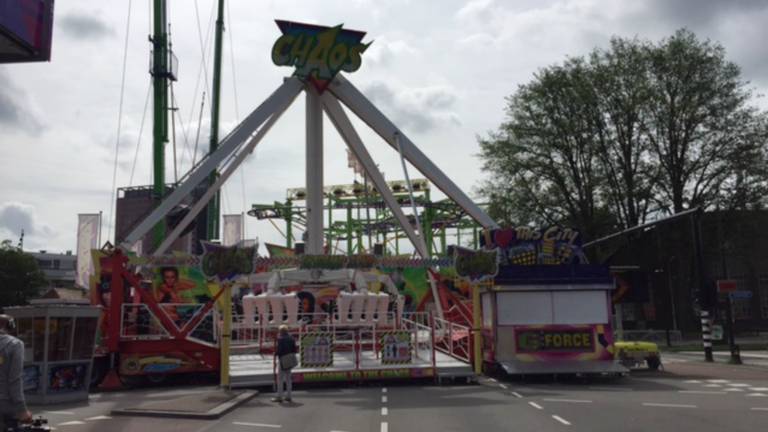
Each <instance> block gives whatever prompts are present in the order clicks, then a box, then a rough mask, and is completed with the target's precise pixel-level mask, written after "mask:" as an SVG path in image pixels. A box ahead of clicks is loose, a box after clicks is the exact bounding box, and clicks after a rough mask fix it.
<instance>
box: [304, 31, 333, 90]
mask: <svg viewBox="0 0 768 432" xmlns="http://www.w3.org/2000/svg"><path fill="white" fill-rule="evenodd" d="M340 29H341V26H337V27H334V28H332V29H329V30H326V31H324V32H322V33H320V34H318V35H317V45H315V47H314V49H312V52H311V53H310V54H309V59H308V60H307V63H306V64H305V65H304V67H303V68H302V70H301V74H302V75H305V76H309V75H310V73H311V72H315V71H316V72H317V73H316V75H315V76H317V77H319V78H323V79H328V78H330V77H331V72H330V70H329V69H328V54H329V53H330V51H331V48H333V43H334V41H336V35H337V34H338V33H339V30H340Z"/></svg>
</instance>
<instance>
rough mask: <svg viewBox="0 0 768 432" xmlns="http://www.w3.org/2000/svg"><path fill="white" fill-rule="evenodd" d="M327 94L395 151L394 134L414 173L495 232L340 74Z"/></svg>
mask: <svg viewBox="0 0 768 432" xmlns="http://www.w3.org/2000/svg"><path fill="white" fill-rule="evenodd" d="M328 91H330V92H332V93H333V94H334V95H335V96H336V97H337V98H339V100H340V101H342V102H343V103H344V105H346V106H347V107H349V109H350V110H352V112H354V113H355V114H356V115H357V116H358V117H360V119H362V120H363V121H364V122H365V123H366V124H368V126H370V127H371V128H372V129H373V130H374V131H376V133H377V134H379V135H380V136H381V137H382V138H383V139H384V141H386V142H387V143H388V144H389V145H390V146H392V147H393V148H396V143H395V142H394V137H395V133H397V132H399V133H400V145H401V146H402V149H403V156H404V157H405V159H406V160H407V161H408V162H410V163H411V165H413V166H414V167H416V169H418V170H419V171H421V173H422V174H424V176H426V177H427V178H428V179H429V180H430V181H431V182H432V183H434V184H435V186H437V187H438V188H439V189H440V190H441V191H443V193H445V194H446V195H448V197H449V198H450V199H452V200H453V201H455V202H456V204H458V205H459V207H461V208H462V209H464V210H465V211H466V212H467V213H468V214H469V215H470V216H471V217H472V218H473V219H475V220H476V221H477V222H478V223H480V225H482V226H483V227H484V228H498V227H499V225H498V224H497V223H496V222H495V221H494V220H493V219H491V217H490V216H488V214H487V213H485V212H484V211H483V210H482V209H481V208H480V207H479V206H478V205H477V204H475V203H474V202H473V201H472V200H471V199H470V198H469V197H468V196H467V195H466V194H465V193H464V192H463V191H462V190H461V189H459V187H458V186H456V184H455V183H454V182H453V181H452V180H451V179H450V178H448V176H446V175H445V174H444V173H443V172H442V171H440V169H439V168H438V167H437V166H436V165H435V164H434V163H432V161H431V160H429V158H427V156H426V155H425V154H424V153H422V152H421V150H419V148H418V147H416V146H415V145H414V144H413V142H411V140H410V139H408V137H407V136H406V135H405V134H403V133H402V131H400V130H399V129H398V128H397V127H396V126H395V125H394V123H392V122H391V121H390V120H389V119H388V118H387V117H386V116H385V115H384V114H382V113H381V111H379V110H378V108H376V107H375V106H374V105H373V104H372V103H371V101H369V100H368V99H367V98H366V97H365V96H364V95H363V94H362V93H361V92H360V91H359V90H358V89H357V88H355V86H353V85H352V83H350V82H349V81H347V79H346V78H344V77H343V76H341V74H339V75H336V78H334V80H333V82H332V83H331V85H330V86H329V87H328Z"/></svg>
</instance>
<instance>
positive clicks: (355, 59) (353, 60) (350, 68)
mask: <svg viewBox="0 0 768 432" xmlns="http://www.w3.org/2000/svg"><path fill="white" fill-rule="evenodd" d="M370 45H371V44H370V43H367V44H357V45H355V46H353V47H352V48H350V49H349V59H348V60H347V62H346V63H344V65H343V66H342V67H341V70H343V71H344V72H354V71H356V70H358V69H360V65H361V64H362V59H361V58H360V55H361V54H362V53H364V52H365V50H367V49H368V47H369V46H370Z"/></svg>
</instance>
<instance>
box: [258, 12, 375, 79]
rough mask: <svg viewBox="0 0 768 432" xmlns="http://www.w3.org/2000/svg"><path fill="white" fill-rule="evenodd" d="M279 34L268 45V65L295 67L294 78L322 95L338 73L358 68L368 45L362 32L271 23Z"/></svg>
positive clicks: (290, 23)
mask: <svg viewBox="0 0 768 432" xmlns="http://www.w3.org/2000/svg"><path fill="white" fill-rule="evenodd" d="M275 22H276V23H277V26H278V27H279V28H280V31H281V32H283V35H282V36H280V38H278V39H277V41H275V44H274V45H273V46H272V62H273V63H275V64H276V65H278V66H291V67H296V72H294V75H295V76H297V77H299V78H302V79H305V80H308V81H310V82H311V83H312V84H313V85H314V86H315V88H317V90H318V91H319V92H321V93H322V92H323V91H324V90H325V88H326V87H328V84H330V82H331V81H332V80H333V77H335V76H336V74H337V73H339V71H344V72H354V71H356V70H358V69H360V65H361V64H362V59H361V56H362V54H363V53H364V52H365V50H366V49H368V47H369V46H370V45H371V43H370V42H369V43H367V44H364V43H362V40H363V37H364V36H365V32H361V31H356V30H348V29H342V28H341V24H339V25H337V26H336V27H323V26H317V25H312V24H303V23H297V22H291V21H281V20H275Z"/></svg>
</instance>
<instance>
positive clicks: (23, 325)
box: [5, 304, 101, 405]
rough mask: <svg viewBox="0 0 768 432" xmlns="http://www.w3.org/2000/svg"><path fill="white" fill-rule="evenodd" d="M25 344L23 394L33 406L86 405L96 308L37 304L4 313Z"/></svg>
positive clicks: (15, 308)
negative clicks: (9, 318) (78, 403)
mask: <svg viewBox="0 0 768 432" xmlns="http://www.w3.org/2000/svg"><path fill="white" fill-rule="evenodd" d="M5 313H6V314H8V315H10V316H12V317H13V318H14V319H15V320H16V329H17V333H18V337H19V339H21V340H22V341H24V349H25V351H24V375H23V380H24V394H25V397H26V399H27V402H28V403H30V404H33V405H40V404H54V403H61V402H73V401H84V400H88V388H89V386H90V380H91V368H92V363H93V362H92V360H93V348H94V342H95V340H96V330H97V328H98V321H99V316H100V314H101V311H100V308H99V307H96V306H90V305H65V304H37V305H30V306H14V307H7V308H5Z"/></svg>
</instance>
